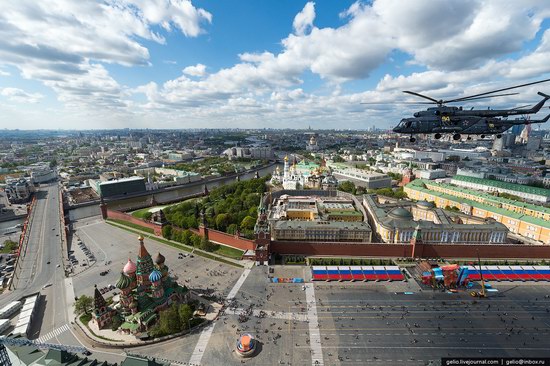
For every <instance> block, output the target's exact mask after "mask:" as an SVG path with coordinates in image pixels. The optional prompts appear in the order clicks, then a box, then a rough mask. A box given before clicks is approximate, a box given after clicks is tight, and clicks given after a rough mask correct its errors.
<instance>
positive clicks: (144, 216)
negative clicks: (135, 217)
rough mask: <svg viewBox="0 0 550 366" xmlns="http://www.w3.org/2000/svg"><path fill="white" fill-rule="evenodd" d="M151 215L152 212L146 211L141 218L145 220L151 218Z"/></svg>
mask: <svg viewBox="0 0 550 366" xmlns="http://www.w3.org/2000/svg"><path fill="white" fill-rule="evenodd" d="M151 217H153V213H152V212H146V213H145V215H143V219H144V220H147V221H149V220H151Z"/></svg>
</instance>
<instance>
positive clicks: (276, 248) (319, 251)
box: [269, 241, 411, 257]
mask: <svg viewBox="0 0 550 366" xmlns="http://www.w3.org/2000/svg"><path fill="white" fill-rule="evenodd" d="M269 250H270V252H272V253H279V254H303V255H338V256H362V257H409V256H410V255H411V246H410V245H408V244H370V243H369V244H362V243H316V242H288V241H286V242H284V241H272V242H271V244H270V245H269Z"/></svg>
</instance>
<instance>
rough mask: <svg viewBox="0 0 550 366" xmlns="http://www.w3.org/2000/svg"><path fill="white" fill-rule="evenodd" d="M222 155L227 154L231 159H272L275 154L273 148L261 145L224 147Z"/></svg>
mask: <svg viewBox="0 0 550 366" xmlns="http://www.w3.org/2000/svg"><path fill="white" fill-rule="evenodd" d="M222 155H225V156H227V158H228V159H229V160H231V159H239V158H244V159H273V157H274V156H275V154H274V153H273V149H272V148H271V147H269V146H263V147H237V146H235V147H230V148H229V149H226V150H225V151H224V152H223V153H222Z"/></svg>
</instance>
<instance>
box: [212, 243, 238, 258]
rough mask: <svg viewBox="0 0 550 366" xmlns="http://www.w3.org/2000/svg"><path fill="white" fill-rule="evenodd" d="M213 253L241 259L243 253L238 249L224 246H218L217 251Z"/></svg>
mask: <svg viewBox="0 0 550 366" xmlns="http://www.w3.org/2000/svg"><path fill="white" fill-rule="evenodd" d="M214 253H216V254H219V255H223V256H224V257H229V258H233V259H241V257H242V255H243V253H244V252H243V251H242V250H239V249H235V248H231V247H226V246H225V245H218V249H216V250H214Z"/></svg>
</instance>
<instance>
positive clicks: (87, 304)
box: [74, 295, 94, 315]
mask: <svg viewBox="0 0 550 366" xmlns="http://www.w3.org/2000/svg"><path fill="white" fill-rule="evenodd" d="M93 303H94V299H92V297H91V296H86V295H82V296H80V297H79V298H78V299H77V300H76V301H75V303H74V312H75V314H77V315H78V314H81V313H84V314H89V313H90V308H91V307H92V304H93Z"/></svg>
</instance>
